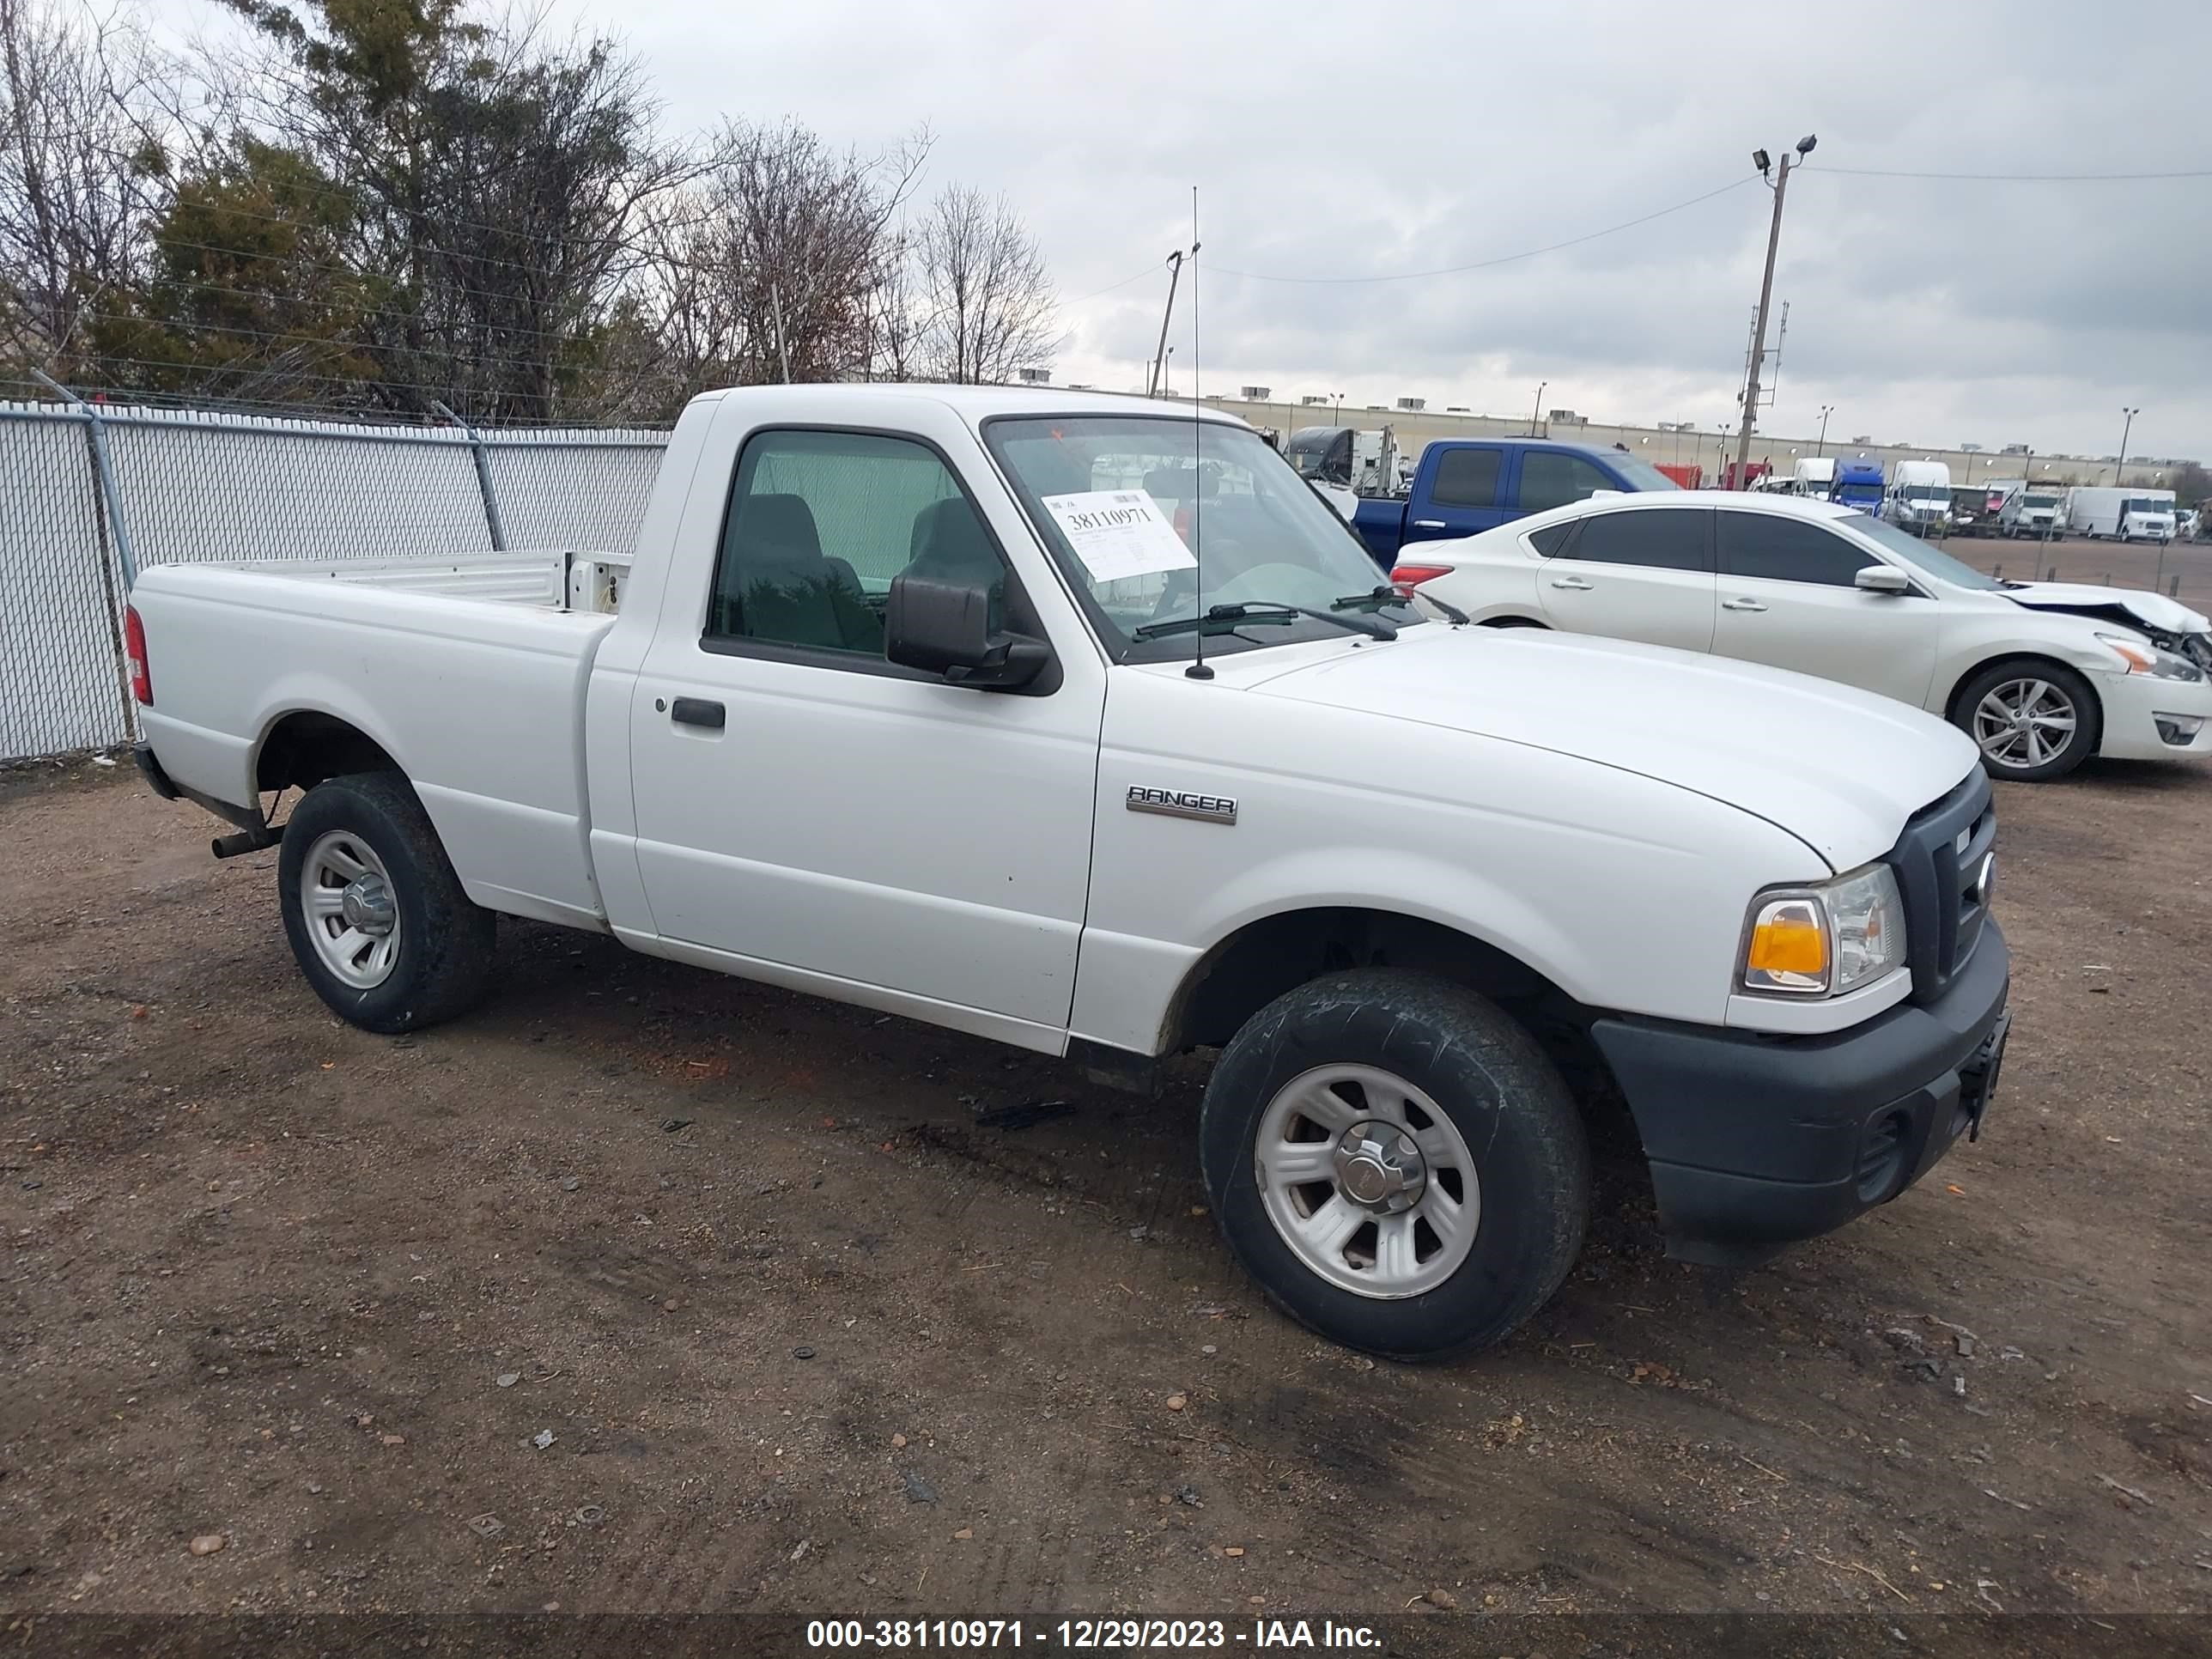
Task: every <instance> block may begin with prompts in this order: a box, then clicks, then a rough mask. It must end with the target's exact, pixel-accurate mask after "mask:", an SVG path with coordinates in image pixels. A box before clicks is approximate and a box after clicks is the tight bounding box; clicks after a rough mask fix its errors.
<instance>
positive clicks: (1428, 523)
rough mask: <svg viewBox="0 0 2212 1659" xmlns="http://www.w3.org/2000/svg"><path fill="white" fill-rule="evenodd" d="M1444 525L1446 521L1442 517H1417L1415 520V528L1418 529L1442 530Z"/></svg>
mask: <svg viewBox="0 0 2212 1659" xmlns="http://www.w3.org/2000/svg"><path fill="white" fill-rule="evenodd" d="M1443 527H1444V521H1443V520H1442V519H1416V520H1413V528H1414V529H1416V530H1442V529H1443Z"/></svg>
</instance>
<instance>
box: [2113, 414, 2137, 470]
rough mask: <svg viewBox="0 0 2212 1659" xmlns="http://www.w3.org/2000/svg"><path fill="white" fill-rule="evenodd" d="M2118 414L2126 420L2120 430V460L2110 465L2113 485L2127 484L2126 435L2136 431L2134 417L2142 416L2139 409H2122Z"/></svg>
mask: <svg viewBox="0 0 2212 1659" xmlns="http://www.w3.org/2000/svg"><path fill="white" fill-rule="evenodd" d="M2120 413H2121V414H2123V415H2124V416H2127V417H2128V418H2127V420H2126V422H2125V423H2124V424H2123V425H2122V426H2121V428H2120V459H2118V460H2117V461H2115V462H2114V463H2113V464H2112V482H2113V483H2115V484H2123V483H2126V482H2127V477H2128V434H2130V432H2132V431H2134V430H2135V429H2136V416H2138V415H2140V414H2142V410H2140V409H2123V410H2121V411H2120Z"/></svg>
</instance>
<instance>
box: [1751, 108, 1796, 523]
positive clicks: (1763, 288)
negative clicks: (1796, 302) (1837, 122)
mask: <svg viewBox="0 0 2212 1659" xmlns="http://www.w3.org/2000/svg"><path fill="white" fill-rule="evenodd" d="M1813 145H1814V137H1813V135H1811V134H1810V133H1808V134H1807V135H1806V136H1805V137H1802V138H1800V139H1799V140H1798V141H1797V154H1798V155H1799V157H1800V158H1802V157H1804V156H1808V155H1811V154H1812V153H1813ZM1751 159H1752V162H1753V165H1754V166H1756V167H1758V168H1759V176H1760V177H1761V178H1765V176H1766V172H1767V167H1768V162H1767V158H1766V152H1765V150H1763V149H1756V150H1753V152H1752V153H1751ZM1773 189H1774V219H1773V222H1772V223H1771V225H1769V226H1768V228H1767V232H1766V274H1765V276H1762V277H1761V278H1760V279H1759V316H1758V319H1757V320H1756V321H1754V322H1753V324H1752V328H1751V373H1750V374H1749V375H1747V377H1746V379H1745V383H1744V389H1743V421H1742V423H1741V426H1740V427H1739V428H1738V429H1737V435H1736V444H1735V487H1736V488H1737V489H1742V488H1743V472H1744V465H1745V463H1746V462H1747V461H1748V460H1749V459H1750V456H1751V428H1752V425H1753V422H1756V421H1757V420H1758V419H1759V369H1760V368H1761V367H1762V366H1763V365H1764V363H1765V358H1766V311H1767V307H1768V306H1769V305H1771V303H1772V302H1773V299H1774V253H1775V250H1776V249H1777V248H1778V247H1779V246H1781V244H1782V198H1783V197H1784V195H1786V194H1787V193H1788V192H1789V189H1790V158H1789V156H1787V155H1784V157H1783V158H1782V170H1781V173H1780V174H1779V176H1778V177H1777V178H1776V179H1775V180H1774V185H1773Z"/></svg>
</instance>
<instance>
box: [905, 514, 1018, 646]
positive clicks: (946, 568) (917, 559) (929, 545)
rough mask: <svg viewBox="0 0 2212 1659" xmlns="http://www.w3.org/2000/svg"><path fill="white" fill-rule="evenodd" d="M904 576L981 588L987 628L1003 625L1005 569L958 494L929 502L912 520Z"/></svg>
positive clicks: (986, 536)
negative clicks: (985, 596)
mask: <svg viewBox="0 0 2212 1659" xmlns="http://www.w3.org/2000/svg"><path fill="white" fill-rule="evenodd" d="M908 549H909V552H908V559H907V567H906V568H907V571H908V574H912V575H916V576H922V577H926V578H927V579H928V580H931V581H939V582H956V583H958V584H960V585H962V586H975V587H981V588H982V589H983V590H984V591H985V592H987V593H989V594H990V596H991V628H992V630H993V631H994V632H996V631H997V630H998V629H1000V628H1001V627H1003V626H1004V625H1005V623H1006V615H1005V613H1006V566H1005V565H1004V564H1002V563H1000V560H999V552H998V550H997V549H996V548H994V547H993V546H992V545H991V539H990V538H989V536H988V535H987V534H986V533H985V532H984V529H983V525H982V521H981V520H980V519H978V518H977V517H976V516H975V508H974V507H971V506H970V505H969V502H968V498H967V497H966V496H964V495H948V496H946V497H945V499H944V500H943V501H932V502H931V503H930V504H929V505H928V506H927V507H923V508H922V509H921V512H919V513H915V515H914V533H913V534H912V536H911V537H909V538H908Z"/></svg>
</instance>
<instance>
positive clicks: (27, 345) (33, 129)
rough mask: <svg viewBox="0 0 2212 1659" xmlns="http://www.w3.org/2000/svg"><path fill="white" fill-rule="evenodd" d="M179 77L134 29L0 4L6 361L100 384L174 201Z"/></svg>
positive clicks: (116, 19)
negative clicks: (166, 187) (119, 314)
mask: <svg viewBox="0 0 2212 1659" xmlns="http://www.w3.org/2000/svg"><path fill="white" fill-rule="evenodd" d="M171 73H172V66H171V65H169V64H167V61H166V60H165V59H164V58H162V57H161V54H160V53H158V52H156V51H155V49H154V48H153V46H151V44H150V43H149V41H148V40H147V39H146V37H145V36H144V35H143V33H141V32H140V31H139V30H138V29H137V27H135V25H134V24H133V23H132V22H131V21H130V20H129V19H128V18H126V17H123V16H119V15H109V16H100V15H95V14H94V13H91V12H89V11H76V10H74V9H66V10H65V9H64V8H63V6H62V5H60V4H58V3H56V0H0V358H6V359H9V360H12V361H13V362H15V363H16V364H17V365H19V366H35V367H39V368H45V369H46V370H47V371H48V372H49V373H51V374H56V375H58V376H60V377H62V378H64V379H65V380H69V379H90V378H97V376H96V375H95V374H91V373H89V371H90V370H91V369H92V368H93V363H92V357H91V354H92V350H93V345H92V337H93V336H94V333H95V332H96V331H97V330H98V329H99V327H100V324H101V323H102V321H103V319H105V318H106V315H107V314H108V313H111V312H112V311H114V310H117V309H118V308H119V307H121V306H122V305H123V303H124V302H125V296H126V295H127V291H128V289H129V287H130V284H131V279H132V276H133V273H134V270H135V265H136V260H137V253H138V251H139V247H140V245H141V244H140V238H141V234H142V232H143V227H144V225H145V223H146V221H147V218H148V216H149V213H150V212H151V211H152V210H153V208H154V206H155V205H156V204H157V200H158V197H160V195H161V193H162V189H163V185H162V178H163V175H164V174H165V173H166V172H167V156H166V155H165V153H164V151H163V149H162V147H161V143H159V141H158V133H159V131H160V127H161V111H162V108H163V102H162V98H161V82H163V81H164V79H165V78H166V77H167V76H170V75H171Z"/></svg>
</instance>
